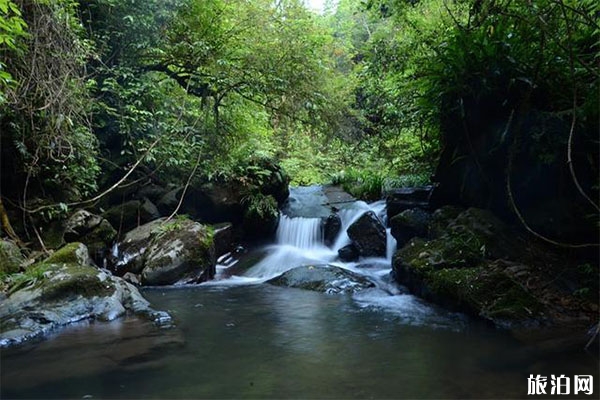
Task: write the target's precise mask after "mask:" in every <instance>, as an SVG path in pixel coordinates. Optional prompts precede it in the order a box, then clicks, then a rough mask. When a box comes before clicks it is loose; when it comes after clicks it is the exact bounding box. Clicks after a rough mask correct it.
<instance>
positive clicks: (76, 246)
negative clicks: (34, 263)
mask: <svg viewBox="0 0 600 400" xmlns="http://www.w3.org/2000/svg"><path fill="white" fill-rule="evenodd" d="M43 263H44V264H79V265H93V261H92V260H91V259H90V253H89V251H88V248H87V247H86V246H85V245H84V244H83V243H79V242H75V243H69V244H67V245H66V246H64V247H62V248H60V249H58V250H56V251H55V252H54V253H53V254H52V255H51V256H50V257H48V258H47V259H45V260H44V261H43Z"/></svg>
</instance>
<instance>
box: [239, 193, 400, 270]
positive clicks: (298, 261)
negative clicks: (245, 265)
mask: <svg viewBox="0 0 600 400" xmlns="http://www.w3.org/2000/svg"><path fill="white" fill-rule="evenodd" d="M304 192H306V193H304ZM295 195H296V199H295V201H296V203H301V204H308V205H309V206H310V205H311V204H312V203H313V202H315V198H314V190H312V191H308V190H302V191H301V192H300V193H295ZM303 196H304V197H303ZM305 197H307V198H305ZM317 199H319V198H318V197H317ZM318 201H321V200H318ZM313 206H314V204H313ZM312 208H314V207H312ZM296 211H297V210H296ZM368 211H372V212H373V213H374V214H375V215H377V217H378V218H379V219H380V220H381V221H382V223H383V224H384V225H385V223H386V219H387V218H386V204H385V201H378V202H375V203H372V204H367V203H365V202H364V201H356V202H354V203H352V204H350V205H348V206H347V207H345V208H342V209H341V210H339V212H338V215H339V217H340V221H341V225H342V226H341V229H340V232H339V234H338V236H337V238H336V239H335V241H334V244H333V246H332V247H331V248H329V247H327V246H325V243H324V229H323V218H321V215H320V214H319V216H318V217H316V215H315V214H313V215H315V218H310V217H306V216H295V217H290V216H289V215H286V214H283V215H281V218H280V220H279V226H278V227H277V232H276V240H275V244H274V245H271V246H269V247H267V251H268V255H267V256H266V257H265V258H263V259H262V260H261V261H259V262H258V263H257V264H255V265H254V266H253V267H252V268H250V269H249V270H248V271H246V273H245V274H244V275H245V276H246V277H252V278H260V279H268V278H271V277H274V276H277V275H279V274H281V273H283V272H285V271H287V270H289V269H292V268H295V267H298V266H301V265H307V264H314V265H323V264H329V263H335V264H336V265H339V266H342V267H344V266H345V267H349V268H353V267H354V264H352V263H341V262H340V261H339V258H338V250H339V249H340V248H342V247H344V246H346V245H348V244H350V243H351V240H350V238H349V237H348V234H347V233H346V230H347V229H348V227H350V226H351V225H352V224H353V223H354V222H356V220H358V219H359V218H360V217H361V216H362V215H363V214H364V213H365V212H368ZM319 212H321V211H319ZM386 234H387V243H386V247H387V251H386V253H387V254H386V258H385V259H384V258H383V257H382V258H381V259H379V261H376V260H377V259H371V261H370V262H371V263H372V262H373V261H374V260H375V262H380V263H381V262H383V263H384V264H385V263H386V260H387V261H389V260H391V259H392V255H393V253H394V251H395V249H396V240H395V239H394V238H393V237H392V236H391V234H390V229H386ZM387 264H388V265H389V263H387Z"/></svg>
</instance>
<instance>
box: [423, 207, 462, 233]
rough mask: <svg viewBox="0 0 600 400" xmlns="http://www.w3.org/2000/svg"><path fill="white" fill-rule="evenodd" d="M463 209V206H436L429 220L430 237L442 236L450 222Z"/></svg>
mask: <svg viewBox="0 0 600 400" xmlns="http://www.w3.org/2000/svg"><path fill="white" fill-rule="evenodd" d="M463 211H464V208H460V207H455V206H443V207H440V208H438V209H437V210H435V211H434V212H433V214H431V220H430V221H429V226H428V234H429V237H431V238H437V237H440V236H442V235H443V234H444V233H445V232H446V229H447V228H448V225H449V224H450V222H452V221H453V220H455V219H456V217H458V216H459V215H460V213H462V212H463Z"/></svg>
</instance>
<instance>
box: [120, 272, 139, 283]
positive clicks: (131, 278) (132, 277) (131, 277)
mask: <svg viewBox="0 0 600 400" xmlns="http://www.w3.org/2000/svg"><path fill="white" fill-rule="evenodd" d="M123 279H124V280H125V281H127V282H129V283H131V284H132V285H135V286H140V285H141V284H142V280H141V277H140V276H139V275H136V274H133V273H131V272H127V273H126V274H125V275H123Z"/></svg>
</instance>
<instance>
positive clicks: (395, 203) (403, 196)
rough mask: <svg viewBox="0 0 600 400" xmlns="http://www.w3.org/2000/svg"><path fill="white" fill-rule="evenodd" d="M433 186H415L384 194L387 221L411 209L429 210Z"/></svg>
mask: <svg viewBox="0 0 600 400" xmlns="http://www.w3.org/2000/svg"><path fill="white" fill-rule="evenodd" d="M432 191H433V186H416V187H406V188H400V189H393V190H390V191H388V192H387V193H386V199H385V201H386V205H387V208H386V209H387V216H388V221H389V220H390V219H392V218H393V217H394V216H395V215H398V214H400V213H401V212H402V211H404V210H409V209H411V208H422V209H424V210H427V209H429V199H430V197H431V192H432Z"/></svg>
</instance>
